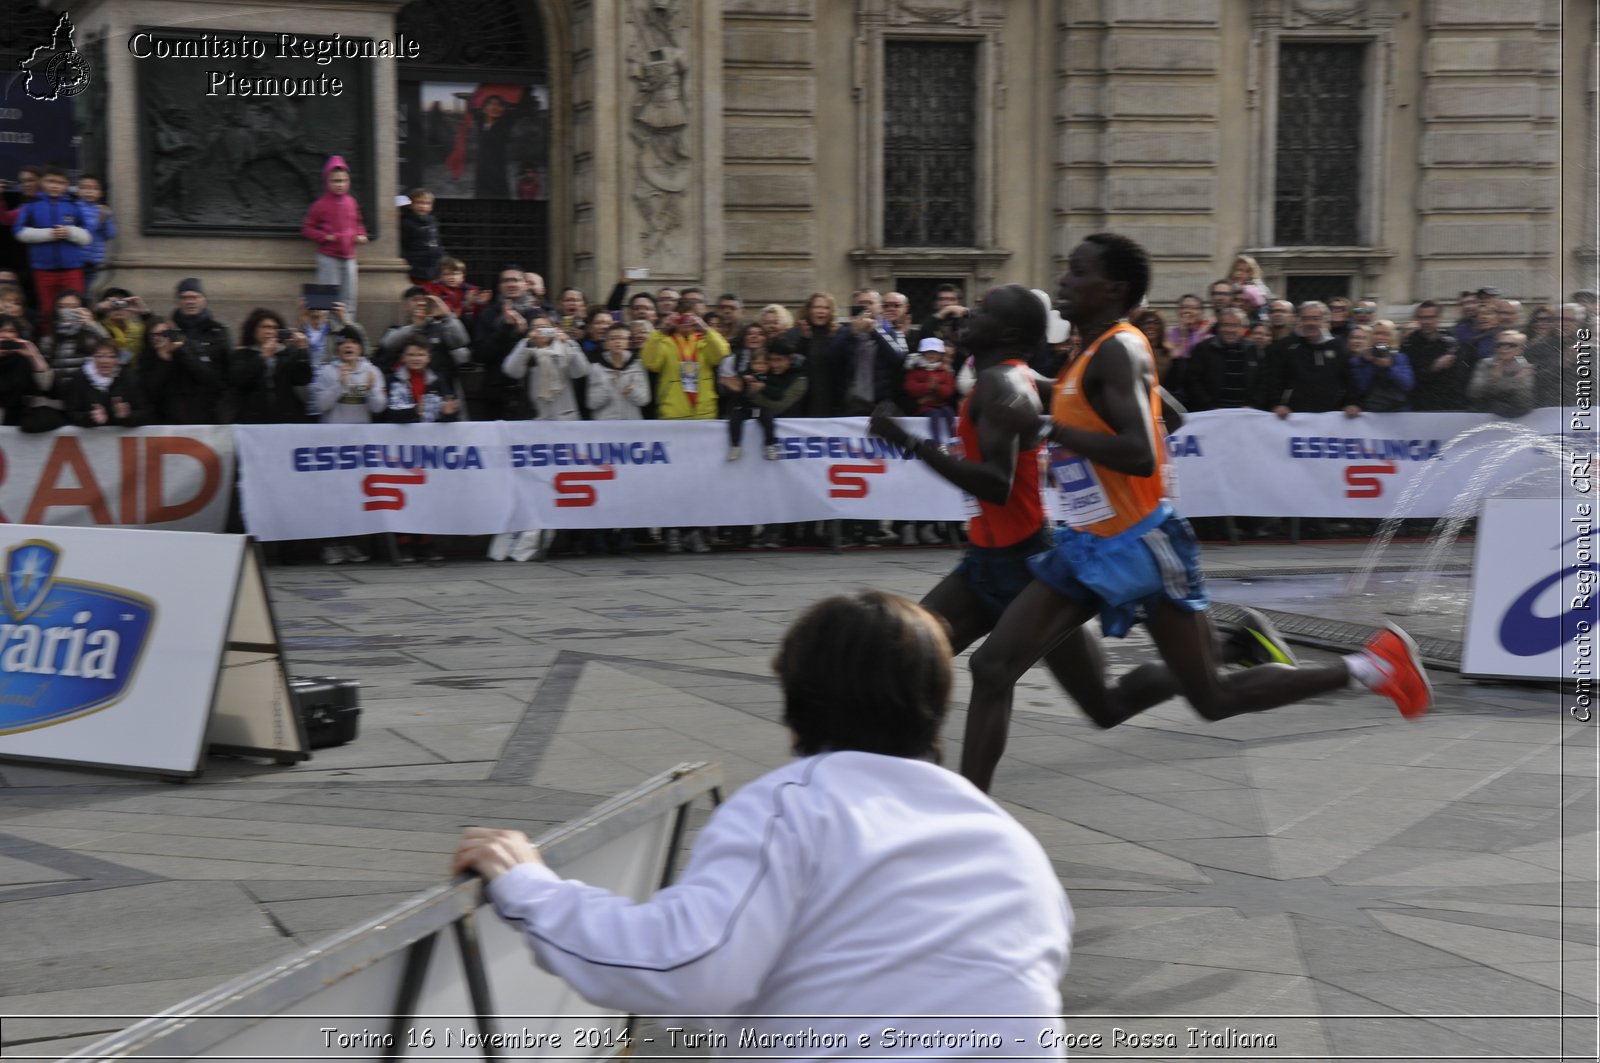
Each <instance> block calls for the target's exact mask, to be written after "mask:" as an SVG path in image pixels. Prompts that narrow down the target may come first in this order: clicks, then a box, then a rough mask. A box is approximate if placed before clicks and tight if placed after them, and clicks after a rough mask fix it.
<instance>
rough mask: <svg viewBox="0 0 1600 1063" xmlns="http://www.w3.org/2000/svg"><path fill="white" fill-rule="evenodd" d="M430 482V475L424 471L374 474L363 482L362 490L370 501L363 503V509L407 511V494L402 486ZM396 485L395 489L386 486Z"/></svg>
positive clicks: (413, 470) (414, 470)
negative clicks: (401, 488)
mask: <svg viewBox="0 0 1600 1063" xmlns="http://www.w3.org/2000/svg"><path fill="white" fill-rule="evenodd" d="M427 482H428V473H427V471H426V470H423V469H412V470H411V471H410V472H379V473H373V474H372V475H371V476H368V477H367V478H366V479H364V480H362V481H361V490H362V491H364V492H366V495H367V498H368V499H370V501H367V502H363V503H361V508H362V509H364V510H367V511H371V510H374V509H405V508H406V493H405V492H404V491H402V490H400V487H399V486H398V485H401V484H425V483H427ZM387 484H395V485H396V486H394V487H388V486H385V485H387Z"/></svg>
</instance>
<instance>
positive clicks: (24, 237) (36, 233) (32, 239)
mask: <svg viewBox="0 0 1600 1063" xmlns="http://www.w3.org/2000/svg"><path fill="white" fill-rule="evenodd" d="M13 235H14V236H16V238H17V239H18V240H19V241H21V242H22V243H25V244H47V243H49V242H50V241H51V240H54V239H55V238H56V236H55V230H54V229H35V228H32V227H28V228H23V229H16V230H13Z"/></svg>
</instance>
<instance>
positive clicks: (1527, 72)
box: [1417, 0, 1593, 299]
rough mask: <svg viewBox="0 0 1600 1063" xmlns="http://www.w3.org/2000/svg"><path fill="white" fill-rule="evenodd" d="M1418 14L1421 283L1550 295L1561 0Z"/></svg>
mask: <svg viewBox="0 0 1600 1063" xmlns="http://www.w3.org/2000/svg"><path fill="white" fill-rule="evenodd" d="M1426 11H1427V18H1428V25H1427V26H1426V29H1425V41H1426V44H1425V47H1426V54H1425V56H1424V57H1423V69H1424V72H1425V73H1424V87H1423V134H1422V151H1421V158H1420V159H1419V160H1418V161H1419V162H1420V163H1421V166H1422V175H1421V186H1420V192H1419V197H1418V207H1419V210H1420V214H1421V217H1420V225H1419V243H1420V251H1421V254H1420V255H1419V256H1418V257H1419V259H1420V269H1419V271H1418V273H1419V277H1418V283H1417V290H1418V292H1419V293H1422V294H1426V295H1429V296H1432V297H1434V298H1453V297H1454V296H1455V294H1456V292H1458V291H1461V290H1463V289H1471V288H1477V287H1479V286H1481V285H1484V284H1493V285H1496V286H1498V287H1499V288H1501V289H1503V290H1504V291H1505V293H1506V294H1507V295H1508V296H1512V297H1517V298H1524V299H1531V298H1538V299H1543V298H1548V297H1550V296H1551V295H1553V294H1555V293H1554V285H1555V283H1556V282H1557V279H1558V277H1559V275H1560V267H1559V265H1558V263H1557V262H1556V255H1555V254H1554V253H1553V249H1554V248H1555V247H1556V246H1557V237H1556V233H1555V231H1554V224H1553V222H1554V212H1555V208H1556V204H1557V197H1558V194H1559V189H1558V184H1559V177H1558V174H1557V166H1558V163H1559V160H1560V157H1561V156H1560V145H1559V136H1558V124H1557V123H1558V113H1559V111H1558V108H1559V102H1558V99H1557V92H1558V91H1559V85H1560V59H1561V51H1560V49H1561V41H1560V36H1559V31H1560V22H1559V5H1558V3H1557V0H1530V2H1528V3H1520V4H1503V3H1494V2H1492V0H1433V2H1432V3H1430V4H1428V5H1427V7H1426ZM1591 17H1592V14H1591ZM1590 25H1591V26H1592V25H1593V23H1592V22H1591V23H1590ZM1573 31H1574V32H1576V27H1574V30H1573Z"/></svg>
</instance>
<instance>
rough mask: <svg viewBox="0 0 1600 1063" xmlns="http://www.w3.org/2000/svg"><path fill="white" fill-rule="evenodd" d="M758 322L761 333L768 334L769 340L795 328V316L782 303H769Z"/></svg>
mask: <svg viewBox="0 0 1600 1063" xmlns="http://www.w3.org/2000/svg"><path fill="white" fill-rule="evenodd" d="M756 321H758V322H759V323H760V324H761V331H763V332H765V333H766V334H767V339H769V340H770V339H774V338H776V337H778V336H781V335H782V334H783V333H785V332H788V331H789V330H790V329H792V328H794V315H793V314H791V313H790V312H789V308H788V307H786V306H784V305H782V304H781V303H768V304H767V305H766V306H763V307H762V308H761V313H760V314H759V315H758V316H757V317H756Z"/></svg>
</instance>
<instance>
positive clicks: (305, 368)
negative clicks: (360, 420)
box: [227, 307, 312, 424]
mask: <svg viewBox="0 0 1600 1063" xmlns="http://www.w3.org/2000/svg"><path fill="white" fill-rule="evenodd" d="M240 331H241V333H242V335H241V338H242V339H244V340H246V341H247V342H248V343H249V346H247V347H240V348H239V349H238V350H236V351H234V352H233V354H232V356H231V357H230V358H229V359H228V372H227V379H228V395H229V399H230V406H231V408H232V420H233V423H234V424H305V423H306V422H308V421H310V420H311V415H310V413H309V412H308V410H307V408H306V398H307V395H306V389H307V388H308V387H309V386H310V384H311V377H312V369H311V349H310V345H309V343H308V341H307V339H306V334H305V333H304V332H303V331H301V330H299V329H291V328H288V327H287V326H286V325H285V324H284V322H283V318H281V317H279V316H278V315H277V314H276V313H274V312H273V311H271V310H267V309H263V308H261V307H257V308H256V309H254V310H252V311H250V316H249V317H247V318H245V322H244V327H243V329H241V330H240Z"/></svg>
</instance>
